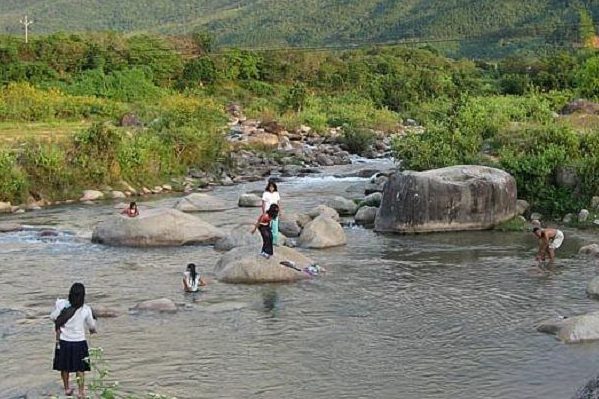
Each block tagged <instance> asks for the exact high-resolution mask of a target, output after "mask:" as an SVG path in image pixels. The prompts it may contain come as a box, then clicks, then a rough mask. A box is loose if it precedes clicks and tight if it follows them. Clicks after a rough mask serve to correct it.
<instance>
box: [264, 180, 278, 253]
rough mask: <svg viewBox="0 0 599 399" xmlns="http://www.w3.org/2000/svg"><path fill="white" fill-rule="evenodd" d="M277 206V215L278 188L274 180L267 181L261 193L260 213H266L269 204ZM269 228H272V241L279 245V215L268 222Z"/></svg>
mask: <svg viewBox="0 0 599 399" xmlns="http://www.w3.org/2000/svg"><path fill="white" fill-rule="evenodd" d="M273 204H274V205H276V206H278V207H279V215H280V214H281V197H280V195H279V189H278V188H277V184H276V183H275V182H272V181H269V182H268V184H267V185H266V188H265V189H264V193H263V194H262V213H266V212H267V211H268V210H269V209H270V206H271V205H273ZM270 227H271V228H270V229H271V230H272V242H273V244H275V245H279V216H277V217H276V218H274V219H273V220H272V221H271V222H270Z"/></svg>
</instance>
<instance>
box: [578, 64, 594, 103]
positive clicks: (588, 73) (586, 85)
mask: <svg viewBox="0 0 599 399" xmlns="http://www.w3.org/2000/svg"><path fill="white" fill-rule="evenodd" d="M576 84H577V87H578V91H579V93H580V94H581V95H582V96H585V97H590V98H597V97H599V56H595V57H591V58H589V59H588V60H586V61H585V62H584V64H582V65H581V67H580V69H579V70H578V72H577V73H576Z"/></svg>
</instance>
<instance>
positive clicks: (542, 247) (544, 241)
mask: <svg viewBox="0 0 599 399" xmlns="http://www.w3.org/2000/svg"><path fill="white" fill-rule="evenodd" d="M547 248H549V238H548V237H547V234H545V233H543V234H541V238H539V251H538V252H537V260H542V259H543V258H544V257H545V252H546V251H547Z"/></svg>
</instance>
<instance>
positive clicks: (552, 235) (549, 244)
mask: <svg viewBox="0 0 599 399" xmlns="http://www.w3.org/2000/svg"><path fill="white" fill-rule="evenodd" d="M532 233H533V234H534V235H535V237H537V238H538V240H539V251H538V252H537V256H536V258H535V260H537V261H544V260H545V255H548V256H549V262H553V261H554V260H555V250H556V249H558V248H559V247H560V246H561V245H562V243H563V242H564V233H563V232H562V231H561V230H557V229H542V228H540V227H535V228H533V229H532Z"/></svg>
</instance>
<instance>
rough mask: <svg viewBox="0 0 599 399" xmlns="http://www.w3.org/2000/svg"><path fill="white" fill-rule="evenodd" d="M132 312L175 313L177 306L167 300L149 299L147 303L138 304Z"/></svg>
mask: <svg viewBox="0 0 599 399" xmlns="http://www.w3.org/2000/svg"><path fill="white" fill-rule="evenodd" d="M132 310H142V311H150V312H160V313H162V312H164V313H176V312H177V305H176V304H175V302H173V301H171V300H170V299H168V298H160V299H151V300H149V301H144V302H140V303H138V304H137V305H135V307H133V308H132Z"/></svg>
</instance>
